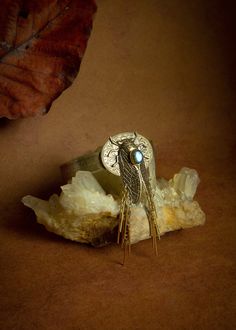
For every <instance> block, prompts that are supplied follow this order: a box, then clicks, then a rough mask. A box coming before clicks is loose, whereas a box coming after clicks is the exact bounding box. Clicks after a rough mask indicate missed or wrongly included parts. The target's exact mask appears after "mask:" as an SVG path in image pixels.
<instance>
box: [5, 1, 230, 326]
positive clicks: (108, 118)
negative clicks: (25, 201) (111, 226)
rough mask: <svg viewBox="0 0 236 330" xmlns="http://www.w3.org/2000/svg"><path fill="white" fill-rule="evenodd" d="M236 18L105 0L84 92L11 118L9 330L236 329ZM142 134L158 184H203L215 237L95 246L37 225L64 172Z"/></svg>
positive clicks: (220, 5) (180, 4) (200, 7)
mask: <svg viewBox="0 0 236 330" xmlns="http://www.w3.org/2000/svg"><path fill="white" fill-rule="evenodd" d="M234 20H235V12H234V11H233V7H232V5H230V3H229V2H226V1H224V2H223V1H218V0H215V1H213V0H210V1H203V0H195V1H187V0H183V1H178V0H167V1H166V0H159V1H154V0H145V1H141V0H140V1H124V0H115V1H109V0H99V1H98V12H97V16H96V19H95V24H94V30H93V33H92V36H91V39H90V41H89V44H88V49H87V52H86V54H85V57H84V60H83V62H82V66H81V71H80V74H79V76H78V78H77V79H76V81H75V83H74V84H73V86H72V87H71V88H70V89H69V90H67V91H66V92H64V93H63V95H61V97H59V99H58V100H57V101H56V102H55V103H54V105H53V107H52V109H51V111H50V112H49V114H48V115H46V116H44V117H39V118H32V119H25V120H18V121H15V122H7V121H5V120H1V123H0V125H1V127H0V152H1V163H0V166H1V168H0V170H1V172H0V173H1V181H0V182H1V185H0V205H1V211H0V212H1V213H0V215H1V223H2V226H1V234H0V236H1V248H0V258H1V273H0V274H1V275H0V276H1V278H0V285H1V295H0V301H1V307H0V309H1V315H0V323H1V324H0V328H1V329H4V330H5V329H27V330H28V329H74V330H75V329H81V330H84V329H235V328H236V320H235V305H236V299H235V294H236V280H235V275H236V272H235V256H236V252H235V239H236V235H235V227H236V226H235V221H236V210H235V193H236V189H235V153H236V148H235V127H236V125H235V122H236V116H235V104H236V100H235V82H236V78H235V74H236V70H235V56H234V55H235V48H234V46H235V38H234V31H235V26H234ZM132 130H137V131H138V132H140V133H141V134H143V135H145V136H147V137H149V138H151V139H152V140H153V141H155V144H156V145H157V146H158V150H159V155H158V163H157V168H158V174H159V175H162V176H165V177H167V178H169V177H171V176H172V175H173V173H175V172H176V171H178V170H179V169H180V168H181V167H182V166H183V165H185V166H189V167H193V168H196V169H197V170H198V172H199V173H200V176H201V180H202V181H201V185H200V186H199V190H198V194H197V200H198V201H199V202H200V204H201V206H202V208H203V209H204V211H205V212H206V214H207V222H206V225H205V226H203V227H198V228H193V229H189V230H185V231H179V232H174V233H171V234H168V235H166V236H164V237H163V238H162V239H161V241H160V243H159V257H158V258H155V257H154V256H153V254H152V250H151V242H150V241H145V242H141V243H139V244H137V245H135V246H134V248H133V251H132V255H131V257H130V258H129V262H128V263H127V265H126V266H125V267H122V266H121V265H120V261H121V259H122V251H121V250H120V249H119V248H118V247H117V246H116V245H113V246H108V247H105V248H101V249H97V250H96V249H93V248H90V247H87V246H84V245H79V244H75V243H72V242H70V241H66V240H64V239H62V238H60V237H57V236H56V235H53V234H50V233H48V232H46V230H45V229H44V228H43V227H41V226H40V225H38V224H36V221H35V217H34V215H33V213H32V212H31V211H30V210H29V209H26V208H24V207H23V206H22V205H21V203H20V199H21V197H22V196H24V195H26V194H29V193H31V194H33V195H36V196H39V197H45V198H46V197H48V196H49V195H50V193H52V192H54V191H56V190H58V187H59V185H60V172H59V165H60V164H61V163H63V162H65V161H67V160H70V159H71V158H74V157H76V156H78V155H81V154H83V153H84V152H86V151H88V150H93V149H95V148H96V147H97V146H98V145H102V144H103V143H104V141H105V140H106V139H107V137H108V135H113V134H115V133H118V132H121V131H132Z"/></svg>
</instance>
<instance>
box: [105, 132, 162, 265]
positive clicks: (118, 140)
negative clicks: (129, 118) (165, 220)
mask: <svg viewBox="0 0 236 330" xmlns="http://www.w3.org/2000/svg"><path fill="white" fill-rule="evenodd" d="M152 159H153V150H152V146H151V144H150V142H149V141H148V140H147V139H146V138H144V137H143V136H141V135H140V134H137V133H135V132H133V133H128V132H126V133H120V134H117V135H115V136H113V137H110V138H109V140H108V141H107V142H106V143H105V145H104V147H103V149H102V152H101V160H102V162H103V165H104V166H105V167H106V169H107V170H108V171H110V172H111V173H113V174H115V175H120V176H121V180H122V183H123V193H122V199H121V206H120V223H119V229H118V238H117V242H118V243H120V241H121V243H122V246H124V259H125V254H126V249H127V247H128V251H130V230H129V227H130V223H129V219H130V213H131V207H132V205H137V204H138V203H139V202H140V201H141V200H142V202H143V203H144V204H145V205H144V206H145V210H146V213H147V217H148V220H149V225H150V236H151V237H152V238H153V247H154V249H155V252H156V251H157V246H156V241H157V237H158V238H159V237H160V235H159V229H158V224H157V212H156V207H155V203H154V199H153V191H152V186H151V180H150V174H149V169H148V165H149V163H150V161H151V160H152ZM142 197H144V198H142Z"/></svg>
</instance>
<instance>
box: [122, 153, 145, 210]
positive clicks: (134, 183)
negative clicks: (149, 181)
mask: <svg viewBox="0 0 236 330" xmlns="http://www.w3.org/2000/svg"><path fill="white" fill-rule="evenodd" d="M118 161H119V167H120V172H121V178H122V181H123V184H124V186H125V187H126V188H127V189H128V192H129V197H130V200H131V202H132V203H133V204H137V203H138V202H139V200H140V196H141V181H140V177H139V171H138V169H137V167H136V166H134V165H132V164H130V162H129V154H128V153H127V152H126V151H125V150H124V149H122V148H120V150H119V154H118Z"/></svg>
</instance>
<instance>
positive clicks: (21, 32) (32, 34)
mask: <svg viewBox="0 0 236 330" xmlns="http://www.w3.org/2000/svg"><path fill="white" fill-rule="evenodd" d="M95 11H96V5H95V2H94V1H93V0H86V1H84V0H40V1H38V0H1V11H0V59H1V61H0V117H7V118H9V119H16V118H19V117H28V116H34V115H37V114H43V113H45V112H47V111H48V110H49V109H50V106H51V104H52V102H53V101H54V100H55V99H56V98H57V97H58V96H59V95H60V94H61V93H62V92H63V91H64V90H65V89H66V88H67V87H69V86H70V85H71V84H72V82H73V80H74V79H75V77H76V75H77V73H78V71H79V67H80V62H81V59H82V57H83V54H84V52H85V49H86V45H87V40H88V38H89V35H90V31H91V28H92V19H93V15H94V13H95Z"/></svg>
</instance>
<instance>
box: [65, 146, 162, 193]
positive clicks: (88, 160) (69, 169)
mask: <svg viewBox="0 0 236 330" xmlns="http://www.w3.org/2000/svg"><path fill="white" fill-rule="evenodd" d="M149 142H150V143H151V145H152V148H153V144H152V141H149ZM102 148H103V147H98V148H97V149H96V150H95V151H94V152H90V153H86V154H85V155H82V156H79V157H77V158H75V159H72V160H71V161H69V162H66V163H64V164H62V165H61V166H60V170H61V175H62V179H63V183H67V182H68V181H70V180H71V178H72V177H73V176H75V174H76V172H77V171H89V172H91V173H92V174H93V175H94V177H95V178H96V179H97V181H98V182H99V184H100V185H101V186H102V188H103V189H104V190H105V192H106V193H108V194H112V195H114V196H117V197H120V194H121V191H122V182H121V178H120V176H116V175H113V174H112V173H110V172H109V171H108V170H107V169H106V168H105V167H104V165H103V163H102V161H101V151H102ZM153 151H154V152H153V154H154V155H153V158H152V160H151V162H150V164H149V172H150V179H151V185H152V186H153V187H155V185H156V171H155V166H156V165H155V148H153Z"/></svg>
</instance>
